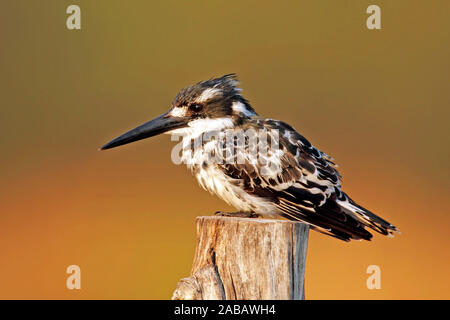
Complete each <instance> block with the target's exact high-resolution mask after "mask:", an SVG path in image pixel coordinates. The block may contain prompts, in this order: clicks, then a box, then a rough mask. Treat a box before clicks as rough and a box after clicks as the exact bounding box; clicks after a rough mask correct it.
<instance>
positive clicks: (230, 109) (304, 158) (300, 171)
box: [102, 74, 398, 241]
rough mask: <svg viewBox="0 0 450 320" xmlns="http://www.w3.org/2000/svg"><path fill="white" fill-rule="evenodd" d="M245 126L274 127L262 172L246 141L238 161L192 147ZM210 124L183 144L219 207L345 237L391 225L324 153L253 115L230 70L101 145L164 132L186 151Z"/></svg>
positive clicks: (212, 143)
mask: <svg viewBox="0 0 450 320" xmlns="http://www.w3.org/2000/svg"><path fill="white" fill-rule="evenodd" d="M248 129H255V130H262V129H265V130H266V131H267V132H273V131H274V130H275V131H276V132H278V143H277V144H276V145H277V150H269V151H268V153H267V154H266V155H265V156H266V158H270V161H271V162H273V163H275V164H276V165H277V167H278V168H280V170H272V171H270V170H266V172H265V173H264V174H263V173H262V167H261V166H260V162H259V161H258V159H256V158H255V157H258V153H254V152H253V153H251V152H249V148H247V147H244V148H241V150H240V151H241V152H243V153H244V156H243V158H241V160H242V161H226V162H223V161H211V154H209V155H208V157H207V156H205V154H207V153H202V152H200V153H199V152H197V151H199V150H200V151H202V150H203V151H204V150H205V149H209V150H210V151H211V150H219V151H218V152H219V153H220V152H221V151H220V150H222V149H221V148H223V145H224V144H223V143H222V144H219V141H221V139H222V138H224V137H225V135H226V134H227V133H230V132H231V133H235V132H236V131H237V130H241V131H242V130H244V131H245V130H248ZM212 132H216V133H219V135H218V137H219V138H217V139H210V140H208V141H206V142H201V143H200V144H198V148H197V149H198V150H195V148H194V150H193V153H192V152H191V153H189V152H186V154H190V156H191V157H193V158H194V159H195V160H196V161H191V162H188V163H187V166H188V167H189V168H190V169H191V171H192V173H193V174H194V176H195V177H196V179H197V181H198V182H199V184H200V185H201V186H202V187H203V188H204V189H206V190H208V191H209V192H211V193H213V194H215V195H217V196H218V197H220V198H221V199H223V200H224V201H226V202H227V203H228V204H230V205H232V206H234V207H235V208H236V209H237V210H238V212H237V213H234V214H231V213H229V214H223V213H222V215H237V216H258V215H266V216H267V215H268V216H276V215H279V216H282V217H285V218H288V219H291V220H297V221H302V222H304V223H307V224H309V225H310V227H311V228H313V229H314V230H317V231H319V232H322V233H324V234H327V235H330V236H333V237H336V238H338V239H341V240H345V241H349V240H350V239H358V240H360V239H364V240H370V239H371V238H372V234H371V233H370V232H368V231H367V230H366V227H368V228H370V229H372V230H375V231H377V232H379V233H381V234H383V235H388V236H392V234H393V232H394V231H397V232H398V230H397V229H396V227H394V226H393V225H392V224H390V223H389V222H387V221H386V220H384V219H382V218H380V217H378V216H377V215H375V214H373V213H372V212H370V211H369V210H367V209H365V208H363V207H361V206H360V205H358V204H357V203H355V202H354V201H353V200H352V199H351V198H350V197H349V196H348V195H347V194H345V193H344V192H343V191H341V183H340V178H341V176H340V175H339V173H338V171H337V170H336V167H337V166H336V164H335V163H334V162H333V159H332V158H331V157H330V156H328V155H327V154H325V153H323V152H321V151H319V150H318V149H316V148H315V147H314V146H312V145H311V143H310V142H309V141H308V140H306V139H305V138H304V137H303V136H302V135H300V134H299V133H298V132H297V131H295V130H294V129H293V128H292V127H291V126H290V125H288V124H286V123H284V122H282V121H278V120H273V119H265V118H262V117H260V116H258V115H257V113H256V112H255V110H254V109H253V108H252V107H251V106H250V104H249V102H248V101H247V100H246V99H245V98H244V97H243V96H242V95H241V89H240V88H239V87H238V80H237V77H236V75H234V74H228V75H224V76H223V77H220V78H216V79H211V80H207V81H202V82H199V83H197V84H195V85H192V86H188V87H186V88H184V89H183V90H181V91H180V93H178V95H177V96H176V97H175V99H174V100H173V102H172V105H171V107H170V109H169V111H167V112H166V113H164V114H162V115H160V116H159V117H157V118H155V119H153V120H151V121H149V122H146V123H144V124H143V125H141V126H138V127H137V128H135V129H132V130H130V131H128V132H126V133H124V134H123V135H121V136H119V137H117V138H116V139H114V140H112V141H111V142H109V143H107V144H106V145H104V146H103V147H102V150H103V149H110V148H114V147H117V146H120V145H124V144H127V143H130V142H133V141H137V140H141V139H145V138H148V137H152V136H155V135H158V134H161V133H170V134H178V135H182V136H183V141H190V142H189V144H186V145H187V146H188V148H187V149H190V150H191V151H192V143H191V142H192V141H194V140H196V139H198V138H199V137H200V136H202V135H205V134H207V133H212ZM185 139H187V140H185ZM247 140H248V139H247ZM247 140H246V141H247ZM235 145H236V144H235ZM218 148H219V149H218ZM270 148H272V147H269V149H270ZM187 149H186V148H185V149H183V150H184V151H186V150H187ZM272 149H273V148H272ZM253 150H254V149H253ZM182 157H185V156H184V155H183V156H182ZM234 159H235V158H234ZM183 160H187V159H184V158H183ZM228 160H229V159H228ZM266 169H267V167H266ZM267 171H268V172H267Z"/></svg>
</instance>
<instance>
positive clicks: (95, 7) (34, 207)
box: [0, 0, 450, 299]
mask: <svg viewBox="0 0 450 320" xmlns="http://www.w3.org/2000/svg"><path fill="white" fill-rule="evenodd" d="M70 4H78V5H79V6H80V7H81V18H82V22H81V23H82V29H81V30H73V31H69V30H67V28H66V18H67V16H68V15H67V14H66V13H65V11H66V8H67V6H68V5H70ZM370 4H377V5H379V6H380V7H381V18H382V20H381V23H382V29H381V30H368V29H367V28H366V18H367V17H368V15H367V14H366V8H367V7H368V6H369V5H370ZM449 9H450V2H449V1H446V0H443V1H426V2H425V1H406V0H397V1H380V0H377V1H351V0H346V1H332V0H327V1H325V0H323V1H312V0H310V1H277V2H274V1H265V2H264V1H253V0H252V1H206V0H204V1H181V0H169V1H152V2H150V1H119V0H116V1H112V0H108V1H107V0H96V1H76V0H71V1H61V0H45V1H44V0H43V1H13V0H7V1H3V2H2V4H1V10H0V34H1V37H2V40H3V46H2V50H1V52H0V57H1V59H0V64H1V76H0V85H1V92H2V94H1V96H2V97H1V101H2V102H1V105H2V107H1V114H2V116H1V118H0V122H1V131H2V132H1V135H0V142H1V146H2V157H1V158H0V165H1V171H0V172H1V180H0V298H3V299H6V298H8V299H16V298H24V299H35V298H39V299H50V298H56V299H168V298H170V297H171V294H172V292H173V290H174V288H175V285H176V283H177V281H178V280H179V279H180V278H182V277H185V276H187V275H189V272H190V267H191V263H192V258H193V253H194V248H195V226H194V219H195V217H196V216H198V215H210V214H212V213H213V212H214V211H217V210H225V211H226V210H232V209H233V208H230V207H228V206H227V205H225V203H223V202H222V201H221V200H219V199H217V198H215V197H212V196H211V195H209V194H208V193H206V192H204V191H202V190H201V189H200V188H199V186H198V185H197V184H196V182H195V181H194V179H193V178H192V177H191V175H190V173H189V172H187V170H186V169H185V168H184V167H182V166H176V165H174V164H173V163H172V162H171V160H170V151H171V148H172V146H173V145H174V143H173V142H171V141H170V138H169V137H167V136H161V137H156V138H153V139H149V140H145V141H141V142H137V143H135V144H132V145H128V146H124V147H121V148H118V149H114V150H110V151H103V152H99V151H98V148H99V147H100V146H101V145H103V144H104V143H105V142H107V141H109V140H110V139H112V138H114V137H116V136H117V135H119V134H121V133H123V132H124V131H125V130H127V129H130V128H132V127H134V126H136V125H138V124H141V123H142V122H144V121H147V120H149V119H151V118H153V117H154V116H156V115H159V114H160V113H162V112H164V111H166V110H167V109H168V107H169V105H170V102H171V101H172V99H173V97H174V96H175V94H176V93H177V92H178V90H179V89H181V88H182V87H184V86H186V85H188V84H191V83H195V82H197V81H200V80H205V79H208V78H211V77H214V76H220V75H222V74H225V73H231V72H236V73H238V75H239V77H240V79H241V81H242V87H243V89H244V92H243V93H244V96H245V97H247V98H248V99H249V100H250V102H251V103H252V105H253V107H254V108H255V109H256V110H257V112H258V113H259V114H260V115H263V116H266V117H272V118H275V119H280V120H285V121H287V122H289V123H290V124H291V125H293V126H294V127H295V128H296V129H298V130H299V131H300V132H301V133H302V134H303V135H305V136H306V137H307V138H308V139H309V140H310V141H311V142H312V143H313V144H314V145H316V146H317V147H318V148H320V149H321V150H323V151H325V152H326V153H328V154H330V155H332V156H334V158H335V159H336V161H337V163H338V164H339V165H340V172H341V173H342V175H343V177H344V180H343V186H344V190H346V192H347V193H349V194H350V195H351V196H352V197H353V198H354V199H355V200H357V201H358V202H359V203H360V204H362V205H363V206H366V207H368V208H370V209H371V210H373V211H374V212H376V213H378V214H379V215H380V216H382V217H383V218H385V219H387V220H389V221H390V222H392V223H393V224H395V225H396V226H398V227H399V228H400V230H401V231H402V234H401V235H399V236H396V237H395V238H394V239H389V238H384V237H382V236H377V235H375V237H374V239H373V241H372V242H351V243H344V242H341V241H338V240H336V239H333V238H330V237H326V236H324V235H321V234H319V233H316V232H311V235H310V241H309V248H308V257H307V269H306V297H307V299H448V298H450V295H449V288H450V280H449V275H448V270H449V261H450V260H449V258H450V257H449V249H448V248H449V245H450V239H449V227H450V215H449V206H450V201H449V198H448V195H449V191H450V190H449V185H448V181H449V172H450V170H449V142H450V141H449V116H450V112H449V102H450V98H449V97H450V96H449V89H450V88H449V83H450V81H449V80H450V79H449V74H450V60H449V56H450V52H449V51H450V41H449V40H450V20H449V19H448V13H449V12H450V10H449ZM71 264H76V265H79V266H80V267H81V276H82V284H81V285H82V288H81V290H68V289H67V288H66V277H67V276H68V275H67V274H66V272H65V271H66V268H67V266H69V265H71ZM373 264H374V265H378V266H380V268H381V289H380V290H368V289H367V287H366V279H367V277H368V275H367V274H366V268H367V267H368V266H369V265H373Z"/></svg>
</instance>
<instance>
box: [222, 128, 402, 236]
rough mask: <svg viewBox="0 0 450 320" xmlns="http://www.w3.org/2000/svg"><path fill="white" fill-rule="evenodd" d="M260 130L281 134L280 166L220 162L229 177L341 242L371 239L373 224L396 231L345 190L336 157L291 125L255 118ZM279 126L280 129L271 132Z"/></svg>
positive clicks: (384, 231)
mask: <svg viewBox="0 0 450 320" xmlns="http://www.w3.org/2000/svg"><path fill="white" fill-rule="evenodd" d="M253 125H254V126H255V128H265V129H267V130H268V132H269V133H270V132H278V136H279V151H278V152H273V153H272V154H271V153H270V151H269V152H268V154H267V160H271V161H273V162H275V163H277V164H278V165H279V166H280V169H281V170H275V171H273V172H272V173H271V172H270V171H269V172H267V167H266V168H265V170H266V172H264V173H263V172H261V167H260V166H258V165H255V161H254V159H250V158H248V159H246V161H245V162H244V163H241V164H238V163H236V162H234V163H230V162H228V163H227V164H223V165H221V169H222V170H223V171H224V172H225V174H227V175H228V176H229V177H231V178H234V179H239V180H240V181H242V185H243V187H244V188H245V190H246V192H247V193H249V194H252V195H257V196H259V197H263V198H268V199H270V201H271V203H273V204H275V206H276V207H277V208H278V209H279V212H278V213H279V214H281V215H282V216H284V217H286V218H288V219H291V220H299V221H303V222H306V223H308V224H310V225H311V226H312V228H314V229H316V230H317V231H320V232H322V233H325V234H328V235H331V236H333V237H336V238H339V239H341V240H345V241H349V240H350V239H365V240H370V239H371V237H372V234H371V233H370V232H368V231H367V230H366V227H369V228H371V229H373V230H375V231H377V232H379V233H381V234H384V235H391V234H392V232H393V231H397V230H396V228H395V227H394V226H393V225H391V224H390V223H389V222H387V221H385V220H383V219H382V218H380V217H378V216H376V215H375V214H373V213H372V212H370V211H369V210H367V209H365V208H363V207H361V206H359V205H358V204H356V203H355V202H354V201H353V200H351V199H350V198H349V197H348V196H347V195H346V194H345V193H344V192H343V191H341V184H340V178H341V176H340V175H339V173H338V171H337V170H336V165H335V164H334V162H333V159H332V158H331V157H329V156H328V155H326V154H325V153H323V152H321V151H319V150H318V149H316V148H315V147H314V146H312V145H311V143H309V141H308V140H306V139H305V138H304V137H303V136H301V135H300V134H299V133H298V132H296V131H295V130H294V129H293V128H292V127H291V126H289V125H288V124H286V123H284V122H281V121H276V120H271V119H255V120H254V123H253ZM271 130H275V131H271Z"/></svg>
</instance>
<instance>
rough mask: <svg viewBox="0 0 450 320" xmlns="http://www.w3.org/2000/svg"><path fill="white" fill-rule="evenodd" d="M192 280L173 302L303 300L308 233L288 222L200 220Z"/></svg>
mask: <svg viewBox="0 0 450 320" xmlns="http://www.w3.org/2000/svg"><path fill="white" fill-rule="evenodd" d="M196 222H197V247H196V250H195V257H194V262H193V265H192V270H191V276H190V277H187V278H183V279H181V280H180V281H179V282H178V284H177V288H176V290H175V292H174V293H173V296H172V299H174V300H264V299H268V300H270V299H274V300H275V299H281V300H301V299H304V297H305V293H304V275H305V260H306V249H307V244H308V231H309V227H308V225H306V224H303V223H300V222H294V221H287V220H272V219H255V218H234V217H218V216H207V217H197V221H196Z"/></svg>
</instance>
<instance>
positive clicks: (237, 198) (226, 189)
mask: <svg viewBox="0 0 450 320" xmlns="http://www.w3.org/2000/svg"><path fill="white" fill-rule="evenodd" d="M194 176H195V178H196V179H197V181H198V183H199V184H200V186H202V187H203V188H204V189H205V190H207V191H209V192H210V193H212V194H215V195H217V196H218V197H219V198H221V199H222V200H224V201H225V202H226V203H228V204H229V205H231V206H233V207H235V208H236V209H237V210H238V211H240V212H255V213H259V214H265V215H272V214H276V213H277V212H278V211H279V210H278V209H277V208H276V207H275V206H274V205H273V204H272V203H271V202H270V201H269V200H267V199H265V198H261V197H258V196H254V195H251V194H248V193H247V192H246V191H245V190H244V189H243V187H242V182H241V181H240V180H237V179H233V178H230V177H229V176H227V175H225V174H224V173H223V171H222V170H221V169H220V168H219V167H218V166H217V165H215V164H210V165H208V166H207V167H206V168H203V167H198V168H197V170H194Z"/></svg>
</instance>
